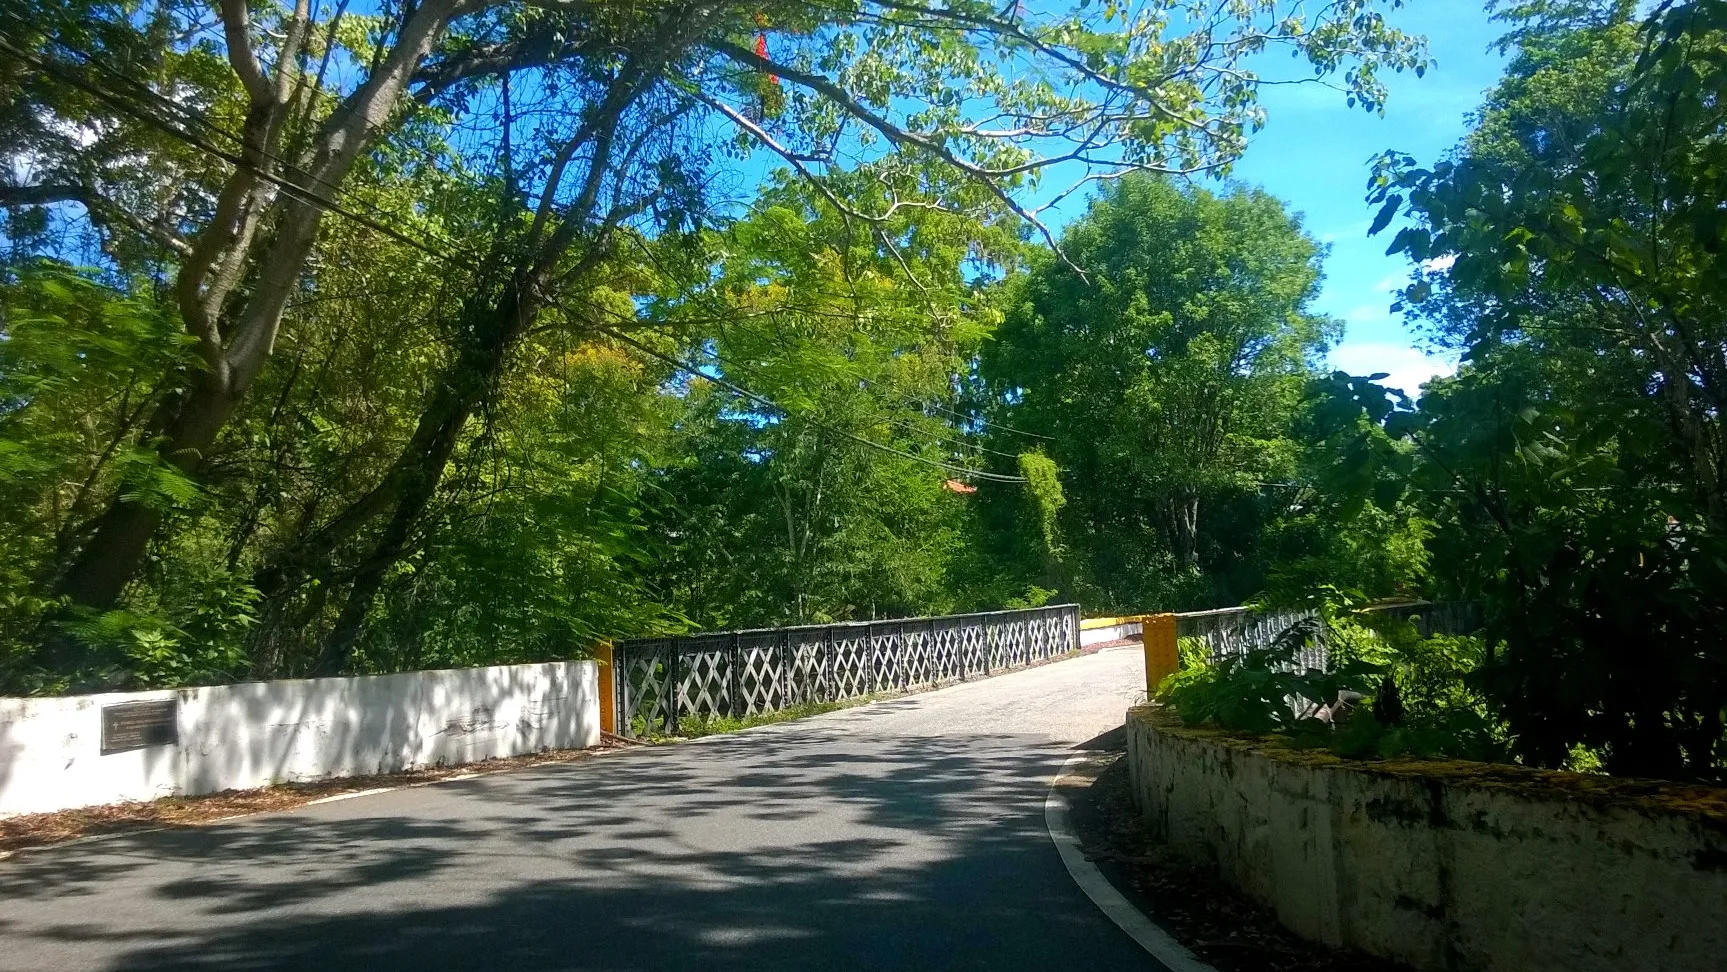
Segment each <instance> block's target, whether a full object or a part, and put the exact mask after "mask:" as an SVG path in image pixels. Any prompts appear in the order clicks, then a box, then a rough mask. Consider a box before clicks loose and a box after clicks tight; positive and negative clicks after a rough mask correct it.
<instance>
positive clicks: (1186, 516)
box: [1169, 490, 1199, 567]
mask: <svg viewBox="0 0 1727 972" xmlns="http://www.w3.org/2000/svg"><path fill="white" fill-rule="evenodd" d="M1169 545H1170V548H1171V550H1173V551H1174V553H1175V562H1176V563H1177V564H1179V565H1181V566H1182V567H1194V566H1197V565H1198V564H1199V494H1198V492H1197V491H1195V490H1182V491H1180V492H1178V493H1177V494H1176V495H1175V497H1174V498H1173V499H1171V500H1170V501H1169Z"/></svg>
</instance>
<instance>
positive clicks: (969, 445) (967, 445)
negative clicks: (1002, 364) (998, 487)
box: [700, 348, 1019, 460]
mask: <svg viewBox="0 0 1727 972" xmlns="http://www.w3.org/2000/svg"><path fill="white" fill-rule="evenodd" d="M700 351H701V353H702V354H704V355H707V356H708V357H710V358H712V359H714V360H715V361H718V362H719V363H721V364H723V365H726V366H727V367H731V368H738V369H740V370H743V371H745V372H754V373H755V375H756V376H757V377H760V376H761V372H760V371H756V370H755V369H754V368H752V367H750V366H748V365H744V364H740V363H739V362H737V361H736V360H734V359H730V358H727V357H725V356H724V355H722V354H720V353H719V352H718V351H712V350H709V349H707V348H702V349H700ZM853 377H855V378H857V379H858V381H860V382H863V383H864V384H868V385H876V384H877V383H876V382H873V381H870V380H868V379H866V378H864V377H863V376H862V375H854V376H853ZM890 391H891V389H890ZM901 401H906V402H912V401H915V399H914V398H912V397H910V396H902V397H901ZM886 421H888V422H891V423H893V424H895V425H898V426H899V427H900V428H902V429H908V430H910V431H913V432H918V433H920V434H923V435H928V436H929V437H930V438H931V439H933V440H934V441H936V442H940V443H942V444H943V445H951V446H958V447H960V448H962V449H975V450H978V451H980V452H987V453H990V454H991V455H996V456H1002V457H1003V458H1006V459H1014V460H1018V459H1019V455H1018V454H1017V453H1013V452H1003V451H1001V450H1000V449H991V448H989V447H987V446H982V445H978V444H976V443H973V442H965V441H963V440H960V439H949V438H946V437H944V436H939V435H935V434H933V433H930V432H927V431H925V430H922V429H918V428H916V427H915V426H913V425H911V420H910V419H903V418H894V417H892V416H889V417H888V418H887V419H886Z"/></svg>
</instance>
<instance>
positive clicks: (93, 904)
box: [0, 648, 1161, 972]
mask: <svg viewBox="0 0 1727 972" xmlns="http://www.w3.org/2000/svg"><path fill="white" fill-rule="evenodd" d="M1139 666H1140V662H1139V655H1138V652H1137V651H1136V650H1134V649H1132V648H1128V649H1112V650H1107V651H1104V652H1102V653H1100V654H1096V655H1091V656H1087V657H1083V658H1078V659H1074V660H1070V661H1064V662H1059V663H1056V664H1052V665H1048V666H1044V667H1041V668H1036V669H1030V670H1027V671H1023V672H1018V673H1015V674H1011V675H1004V676H1001V677H998V678H994V679H989V680H986V681H981V682H974V683H969V684H964V685H959V686H955V687H953V688H949V689H945V690H943V691H940V692H932V693H928V694H925V695H919V696H912V697H908V698H904V699H898V700H894V701H890V702H881V703H877V704H874V705H869V706H863V707H859V708H856V709H851V710H847V711H844V712H837V713H832V714H829V715H825V716H818V717H816V718H813V719H807V720H803V721H800V722H796V723H787V724H783V725H779V726H774V727H769V728H764V729H756V730H751V731H749V732H745V733H740V734H737V735H732V736H722V737H712V738H709V739H704V740H699V741H695V742H690V743H684V744H679V745H676V746H661V747H643V748H640V749H631V750H627V751H623V752H619V753H614V754H608V755H605V756H602V757H599V758H596V759H592V760H587V761H583V762H578V763H571V764H564V765H556V766H547V767H541V768H536V769H529V770H523V771H520V772H514V773H503V774H497V775H492V776H485V777H479V778H474V779H469V780H461V781H455V782H446V783H441V784H437V785H433V786H425V787H416V788H410V789H402V790H394V791H390V792H385V793H376V794H371V795H367V796H362V797H358V798H355V799H349V800H342V801H339V802H334V803H326V804H321V805H316V806H309V807H304V808H301V809H299V810H295V811H291V812H286V813H278V814H269V815H264V816H257V817H248V818H245V819H241V820H235V821H231V822H228V823H221V824H214V825H210V826H206V827H200V828H194V829H186V830H176V831H164V832H158V833H151V834H138V835H133V836H128V837H120V838H110V839H105V840H96V841H87V842H83V843H76V844H70V845H66V846H62V847H57V848H45V849H41V850H36V851H29V852H24V853H21V854H19V855H17V856H16V857H13V858H11V859H8V860H5V861H0V969H5V970H16V972H59V970H97V969H104V970H107V969H114V970H121V969H124V970H139V969H194V970H197V969H244V970H285V969H318V970H324V972H346V970H361V969H364V970H368V972H393V970H415V972H425V970H441V969H451V970H478V969H507V970H519V972H540V970H552V969H560V970H563V969H568V970H685V969H687V970H692V972H695V970H700V972H727V970H738V972H771V970H781V969H783V970H788V972H790V970H796V972H821V970H829V969H833V970H887V969H906V970H918V972H924V970H939V969H979V970H989V972H1013V970H1022V969H1023V970H1034V969H1035V970H1040V972H1041V970H1058V969H1082V970H1085V972H1114V970H1129V969H1132V970H1144V969H1152V970H1155V969H1159V968H1161V966H1159V965H1158V964H1157V963H1156V962H1154V961H1153V960H1152V959H1151V958H1150V956H1148V955H1147V954H1145V953H1144V952H1143V951H1142V950H1140V948H1139V947H1138V946H1137V945H1136V944H1134V942H1133V941H1132V940H1131V939H1130V938H1128V936H1127V935H1125V934H1124V933H1122V932H1121V931H1120V930H1118V929H1117V928H1116V927H1115V926H1114V925H1113V924H1111V923H1110V922H1109V920H1108V919H1107V918H1105V917H1104V916H1103V914H1102V913H1101V912H1099V911H1098V910H1097V908H1096V907H1095V906H1094V905H1092V903H1091V902H1090V901H1089V900H1088V899H1087V898H1086V897H1085V896H1084V895H1083V894H1081V892H1080V891H1079V890H1078V888H1077V887H1076V886H1075V885H1074V883H1073V881H1072V880H1071V879H1070V878H1069V876H1068V874H1067V872H1066V871H1065V870H1064V869H1063V867H1062V864H1061V861H1060V858H1059V857H1058V855H1057V853H1056V851H1055V848H1054V847H1053V845H1052V844H1051V842H1050V839H1049V836H1048V833H1047V832H1046V830H1045V827H1044V820H1043V800H1044V796H1045V793H1046V792H1047V789H1048V785H1049V782H1050V780H1051V778H1052V777H1053V776H1054V775H1055V773H1056V771H1057V769H1058V768H1059V767H1060V765H1061V763H1062V761H1063V759H1064V758H1065V757H1066V756H1068V755H1070V754H1071V753H1072V752H1073V750H1074V748H1075V747H1076V746H1077V745H1082V744H1083V743H1084V742H1085V741H1086V740H1089V739H1092V738H1093V737H1095V736H1098V735H1099V734H1101V733H1103V732H1105V731H1106V730H1109V729H1111V728H1113V727H1115V726H1118V725H1120V724H1121V719H1122V713H1123V711H1124V709H1125V708H1126V707H1127V705H1128V704H1129V703H1130V702H1131V700H1132V699H1133V697H1134V695H1135V693H1136V691H1138V684H1139V678H1140V674H1139V673H1140V667H1139Z"/></svg>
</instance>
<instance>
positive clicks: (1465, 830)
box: [1127, 708, 1727, 972]
mask: <svg viewBox="0 0 1727 972" xmlns="http://www.w3.org/2000/svg"><path fill="white" fill-rule="evenodd" d="M1127 728H1128V734H1127V738H1128V757H1127V758H1128V760H1129V768H1130V771H1131V776H1132V782H1133V792H1134V798H1135V800H1136V801H1137V802H1138V804H1139V808H1140V810H1141V811H1142V812H1143V813H1144V814H1145V816H1146V818H1147V820H1148V821H1149V822H1150V825H1151V829H1152V830H1153V832H1154V833H1155V834H1156V835H1157V836H1159V837H1160V838H1161V839H1163V840H1165V841H1167V842H1168V843H1169V844H1171V845H1172V846H1174V847H1176V848H1179V849H1185V850H1190V851H1192V852H1195V853H1196V854H1198V855H1199V856H1202V857H1205V858H1208V859H1210V860H1212V861H1214V862H1215V863H1216V864H1217V865H1218V866H1219V868H1220V870H1221V872H1222V874H1223V876H1224V878H1225V879H1226V880H1228V881H1230V882H1231V883H1233V884H1234V885H1236V886H1237V887H1239V888H1240V889H1241V890H1243V891H1244V892H1246V893H1247V894H1248V895H1249V896H1251V897H1253V898H1255V899H1257V900H1258V901H1260V902H1261V903H1263V904H1265V905H1267V906H1269V907H1271V908H1273V909H1275V910H1276V912H1277V916H1278V918H1279V919H1280V920H1281V921H1282V922H1283V923H1284V924H1285V925H1287V926H1288V927H1289V928H1291V929H1292V930H1294V931H1295V932H1297V933H1298V934H1301V935H1303V936H1305V937H1307V938H1310V939H1315V940H1318V941H1321V942H1325V943H1327V944H1333V945H1339V944H1341V945H1350V946H1354V947H1356V948H1359V949H1362V950H1363V951H1366V952H1369V953H1372V954H1375V955H1379V956H1382V957H1385V958H1390V959H1395V960H1398V961H1402V962H1406V963H1408V964H1409V965H1411V966H1413V967H1414V968H1416V969H1421V970H1429V969H1431V970H1441V969H1443V970H1447V972H1474V970H1482V972H1488V970H1491V972H1501V970H1503V972H1548V970H1551V972H1608V970H1623V969H1637V970H1639V972H1663V970H1672V972H1681V970H1683V972H1699V970H1703V969H1721V968H1727V958H1724V957H1723V956H1727V791H1722V790H1719V789H1711V788H1707V787H1681V786H1672V785H1665V784H1659V783H1651V782H1649V781H1637V780H1618V779H1610V778H1606V777H1599V776H1584V775H1581V774H1571V773H1555V772H1547V771H1541V770H1529V769H1524V768H1521V767H1501V766H1489V765H1486V764H1480V763H1458V762H1444V761H1429V760H1393V761H1385V762H1368V763H1362V762H1352V761H1345V760H1341V759H1339V758H1337V757H1335V756H1332V755H1331V754H1330V753H1328V752H1312V751H1297V750H1292V749H1290V748H1289V747H1287V746H1286V745H1283V744H1282V743H1281V741H1263V740H1252V739H1242V738H1240V737H1235V736H1230V735H1227V734H1224V733H1220V732H1216V731H1212V730H1206V729H1193V728H1188V727H1184V726H1181V725H1179V724H1178V723H1175V722H1174V721H1173V720H1171V719H1170V717H1169V716H1168V715H1165V714H1161V713H1158V712H1156V711H1155V710H1152V709H1149V708H1140V709H1134V710H1132V711H1130V712H1129V713H1128V724H1127Z"/></svg>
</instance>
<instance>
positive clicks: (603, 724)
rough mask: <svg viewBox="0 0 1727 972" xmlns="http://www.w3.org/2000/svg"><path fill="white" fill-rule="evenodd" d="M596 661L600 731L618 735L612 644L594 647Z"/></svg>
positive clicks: (605, 642) (603, 642)
mask: <svg viewBox="0 0 1727 972" xmlns="http://www.w3.org/2000/svg"><path fill="white" fill-rule="evenodd" d="M594 661H596V662H599V663H600V731H601V732H609V733H611V734H612V735H614V736H615V735H617V734H618V706H617V702H616V700H614V699H613V698H612V692H613V687H612V683H613V681H614V679H613V676H612V643H611V642H609V641H602V642H600V643H599V644H598V645H596V646H595V647H594Z"/></svg>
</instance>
